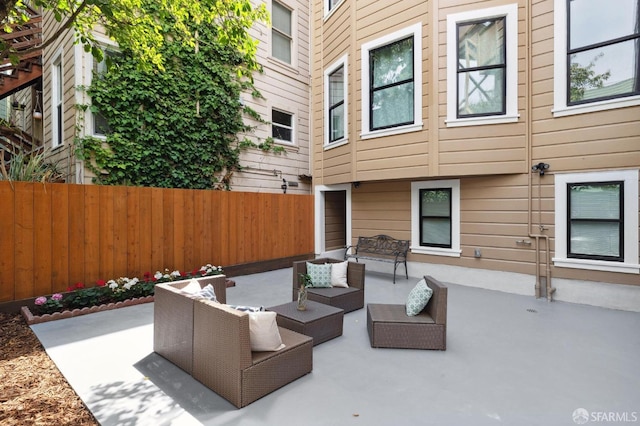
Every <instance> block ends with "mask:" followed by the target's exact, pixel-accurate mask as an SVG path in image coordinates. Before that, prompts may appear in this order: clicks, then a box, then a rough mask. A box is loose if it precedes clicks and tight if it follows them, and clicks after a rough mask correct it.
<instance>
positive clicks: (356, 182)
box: [353, 180, 360, 189]
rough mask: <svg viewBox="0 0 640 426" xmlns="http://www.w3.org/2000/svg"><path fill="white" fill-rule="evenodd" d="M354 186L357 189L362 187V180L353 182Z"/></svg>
mask: <svg viewBox="0 0 640 426" xmlns="http://www.w3.org/2000/svg"><path fill="white" fill-rule="evenodd" d="M353 187H354V188H356V189H357V188H359V187H360V181H358V180H357V181H355V182H353Z"/></svg>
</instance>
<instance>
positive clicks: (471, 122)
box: [445, 114, 520, 127]
mask: <svg viewBox="0 0 640 426" xmlns="http://www.w3.org/2000/svg"><path fill="white" fill-rule="evenodd" d="M519 118H520V115H519V114H516V115H501V116H488V117H473V118H454V119H451V120H446V121H445V123H446V125H447V127H463V126H484V125H488V124H505V123H517V122H518V119H519Z"/></svg>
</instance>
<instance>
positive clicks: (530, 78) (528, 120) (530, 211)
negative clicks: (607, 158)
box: [525, 0, 556, 301]
mask: <svg viewBox="0 0 640 426" xmlns="http://www.w3.org/2000/svg"><path fill="white" fill-rule="evenodd" d="M531 3H532V0H528V1H527V4H526V11H525V12H526V17H525V25H526V34H527V41H526V45H527V50H526V51H527V53H526V67H525V73H526V76H527V77H526V79H527V84H526V87H527V117H526V138H527V148H528V150H527V156H528V162H529V163H531V160H532V159H533V146H532V145H533V140H532V126H533V123H532V121H533V119H532V111H533V100H532V99H533V76H532V71H531V68H532V65H531V62H532V61H531V54H532V52H533V49H532V48H531V45H532V39H531V38H532V29H531V16H532V13H531V7H532V6H531ZM548 168H549V165H548V164H545V163H538V164H536V165H534V166H533V167H532V168H531V176H530V177H529V179H528V188H527V189H528V197H527V204H528V206H527V213H528V214H527V221H528V223H527V232H528V235H529V238H535V240H536V249H535V252H536V285H535V291H536V299H539V298H540V297H541V290H542V285H541V284H540V240H541V239H543V240H544V242H545V285H546V293H547V300H548V301H551V300H552V298H551V296H552V294H553V293H554V292H555V291H556V289H555V288H553V287H552V286H551V245H550V240H549V236H548V235H546V234H543V233H542V232H543V231H544V230H545V229H546V228H545V227H544V225H542V193H541V185H540V181H541V180H542V176H544V173H545V170H547V169H548ZM534 172H538V174H539V177H538V226H539V228H540V233H534V232H532V230H531V227H532V224H533V218H532V217H533V182H532V179H533V173H534Z"/></svg>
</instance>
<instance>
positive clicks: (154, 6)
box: [0, 0, 268, 69]
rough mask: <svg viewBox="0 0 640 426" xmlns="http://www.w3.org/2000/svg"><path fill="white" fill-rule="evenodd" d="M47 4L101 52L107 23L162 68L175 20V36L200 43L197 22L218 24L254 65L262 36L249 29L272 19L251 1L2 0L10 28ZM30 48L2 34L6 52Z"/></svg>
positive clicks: (127, 46) (1, 18)
mask: <svg viewBox="0 0 640 426" xmlns="http://www.w3.org/2000/svg"><path fill="white" fill-rule="evenodd" d="M27 4H30V5H31V6H32V7H35V8H39V7H41V8H42V10H43V13H51V14H53V16H54V17H55V19H56V20H57V21H58V22H60V23H61V29H62V30H65V29H67V28H72V29H73V30H74V31H75V35H76V41H77V42H79V43H82V44H83V45H84V46H85V49H86V50H87V51H91V52H92V53H93V54H94V55H96V56H97V57H98V58H99V59H100V55H101V51H100V49H99V46H98V45H97V44H96V42H95V39H94V37H93V34H94V29H95V28H97V27H98V26H101V27H102V28H103V29H104V31H105V32H106V34H107V35H108V36H109V37H111V38H112V39H113V40H115V41H116V42H117V43H118V45H119V46H120V47H121V48H122V49H124V50H129V51H131V52H132V54H133V55H134V56H137V57H138V58H140V64H141V65H142V66H145V67H152V66H155V67H159V68H162V67H163V64H164V58H163V56H162V53H161V52H162V45H163V44H164V43H165V41H166V40H165V35H166V33H167V28H166V25H167V23H171V24H170V25H171V33H172V40H173V41H175V42H179V43H182V44H185V45H188V46H191V47H193V46H194V45H195V41H196V40H195V37H194V34H193V32H192V31H191V26H192V25H212V26H215V27H216V28H217V29H218V34H217V40H218V42H219V43H221V44H223V45H226V46H232V47H233V48H234V49H235V50H237V51H238V52H240V54H241V55H242V56H243V57H244V61H245V62H246V63H247V64H248V68H250V69H251V68H254V69H255V68H257V63H256V62H255V53H256V51H257V41H256V40H254V39H253V38H252V37H250V36H249V34H248V32H247V30H248V29H249V28H250V27H251V26H252V25H253V23H254V22H255V21H257V20H265V21H266V20H267V19H268V15H267V12H266V8H265V6H264V4H262V5H260V6H259V7H255V8H254V7H253V6H252V4H251V1H250V0H199V1H192V0H153V1H148V0H33V1H31V2H28V1H25V0H0V24H2V29H3V30H4V31H5V32H11V31H12V26H13V25H14V24H18V23H24V22H26V21H27V20H28V18H29V17H28V13H27V9H26V6H27ZM60 34H61V33H60V32H56V33H53V34H46V36H47V38H45V39H44V40H43V41H42V43H41V44H40V45H38V46H36V47H35V48H34V49H39V48H42V47H43V46H46V45H48V44H50V43H52V42H53V41H54V40H55V39H56V38H57V37H58V36H59V35H60ZM25 52H26V51H17V50H15V48H14V47H12V46H11V45H10V44H7V43H6V42H4V41H3V40H2V39H0V57H1V58H3V59H4V58H8V57H13V58H15V59H14V61H15V60H17V59H19V57H20V55H24V54H25Z"/></svg>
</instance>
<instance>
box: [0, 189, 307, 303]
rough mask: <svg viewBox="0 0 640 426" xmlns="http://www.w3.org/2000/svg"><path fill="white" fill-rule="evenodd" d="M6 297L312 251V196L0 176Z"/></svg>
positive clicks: (0, 294)
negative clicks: (34, 180)
mask: <svg viewBox="0 0 640 426" xmlns="http://www.w3.org/2000/svg"><path fill="white" fill-rule="evenodd" d="M0 197H1V199H2V201H3V207H4V208H3V209H1V210H0V223H1V224H2V227H3V230H2V238H1V239H0V268H2V271H3V273H2V274H0V302H13V301H15V300H21V299H28V298H33V297H38V296H42V295H48V294H52V293H55V292H62V291H66V290H67V288H68V287H70V286H75V285H76V283H83V284H84V285H85V286H86V287H90V286H94V285H95V284H96V282H97V281H98V280H109V279H116V278H119V277H124V276H128V277H130V278H131V277H139V278H142V277H143V276H144V274H145V273H151V274H153V273H155V271H158V270H164V269H165V268H166V269H169V270H170V271H173V270H180V271H183V272H185V271H191V270H193V269H198V268H199V267H200V266H202V265H204V264H206V263H212V264H214V265H216V266H218V265H220V266H222V267H223V268H226V267H231V269H233V270H237V269H238V267H239V265H250V264H259V263H261V264H268V263H269V262H274V261H275V262H277V261H278V259H284V258H294V257H300V256H304V255H308V254H310V253H313V248H314V241H313V229H314V228H313V196H312V195H298V194H288V195H287V194H270V193H251V192H226V191H204V190H183V189H161V188H139V187H117V186H97V185H86V186H83V185H73V184H42V183H28V182H13V183H9V182H0Z"/></svg>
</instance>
